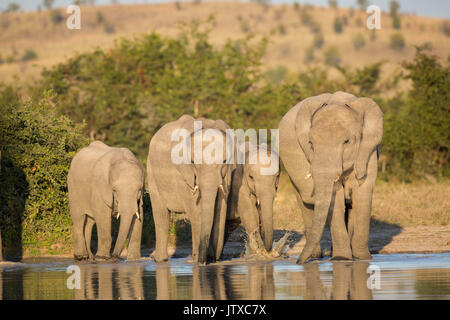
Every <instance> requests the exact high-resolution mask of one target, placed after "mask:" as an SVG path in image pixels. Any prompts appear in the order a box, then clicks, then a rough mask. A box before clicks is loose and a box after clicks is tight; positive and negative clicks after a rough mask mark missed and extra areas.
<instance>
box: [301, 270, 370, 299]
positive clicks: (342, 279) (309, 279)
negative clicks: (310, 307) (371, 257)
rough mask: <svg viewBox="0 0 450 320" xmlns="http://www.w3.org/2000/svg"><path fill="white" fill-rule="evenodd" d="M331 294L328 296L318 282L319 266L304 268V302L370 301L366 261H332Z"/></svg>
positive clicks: (320, 282)
mask: <svg viewBox="0 0 450 320" xmlns="http://www.w3.org/2000/svg"><path fill="white" fill-rule="evenodd" d="M332 265H333V275H332V285H331V292H330V294H329V296H328V294H327V290H325V288H324V285H323V283H322V281H321V280H320V272H319V264H317V263H309V264H306V265H305V266H304V273H305V276H304V278H305V289H306V290H305V294H304V298H303V299H304V300H372V299H373V295H372V291H371V290H370V289H369V288H368V287H367V282H368V280H369V277H370V275H369V274H368V273H367V269H368V268H369V266H370V264H369V262H368V261H358V262H348V261H333V262H332Z"/></svg>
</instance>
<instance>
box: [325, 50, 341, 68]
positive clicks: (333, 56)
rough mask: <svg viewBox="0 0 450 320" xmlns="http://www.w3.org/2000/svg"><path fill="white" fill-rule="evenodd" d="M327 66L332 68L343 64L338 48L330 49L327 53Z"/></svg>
mask: <svg viewBox="0 0 450 320" xmlns="http://www.w3.org/2000/svg"><path fill="white" fill-rule="evenodd" d="M324 55H325V64H326V65H327V66H330V67H334V66H337V65H339V64H340V63H341V55H340V53H339V49H338V48H336V47H329V48H328V49H327V50H326V51H325V53H324Z"/></svg>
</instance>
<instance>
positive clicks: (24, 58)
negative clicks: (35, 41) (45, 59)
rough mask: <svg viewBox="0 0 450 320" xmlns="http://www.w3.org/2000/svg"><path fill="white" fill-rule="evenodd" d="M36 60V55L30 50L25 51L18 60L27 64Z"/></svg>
mask: <svg viewBox="0 0 450 320" xmlns="http://www.w3.org/2000/svg"><path fill="white" fill-rule="evenodd" d="M36 59H37V53H36V52H35V51H34V50H31V49H27V50H26V51H25V52H24V54H23V56H22V58H20V60H21V61H22V62H27V61H31V60H36Z"/></svg>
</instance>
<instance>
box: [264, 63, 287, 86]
mask: <svg viewBox="0 0 450 320" xmlns="http://www.w3.org/2000/svg"><path fill="white" fill-rule="evenodd" d="M287 72H288V69H287V68H286V67H285V66H278V67H276V68H273V69H270V70H269V71H267V76H268V78H269V81H270V82H271V83H273V84H275V85H279V84H281V83H282V82H283V80H284V78H285V77H286V74H287Z"/></svg>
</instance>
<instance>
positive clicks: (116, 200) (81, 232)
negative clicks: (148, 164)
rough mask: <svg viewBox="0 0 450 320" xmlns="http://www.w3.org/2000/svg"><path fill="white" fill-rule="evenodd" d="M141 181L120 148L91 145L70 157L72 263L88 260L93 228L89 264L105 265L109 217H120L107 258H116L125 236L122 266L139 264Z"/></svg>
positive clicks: (136, 163) (132, 162)
mask: <svg viewBox="0 0 450 320" xmlns="http://www.w3.org/2000/svg"><path fill="white" fill-rule="evenodd" d="M144 177H145V175H144V168H143V166H142V165H141V164H140V162H139V161H138V160H137V159H136V157H135V156H134V154H133V153H132V152H131V151H130V150H128V149H126V148H113V147H109V146H107V145H106V144H104V143H103V142H101V141H94V142H92V143H91V144H90V145H89V146H87V147H85V148H83V149H81V150H80V151H79V152H78V153H77V154H76V155H75V156H74V158H73V159H72V163H71V165H70V169H69V175H68V178H67V184H68V189H69V206H70V215H71V217H72V221H73V236H74V249H75V250H74V257H75V259H76V260H84V259H94V257H93V255H92V252H91V235H92V227H93V225H94V224H96V225H97V234H98V250H97V253H96V256H95V259H96V260H107V259H110V257H111V255H110V249H111V242H112V239H111V218H112V217H115V218H117V219H119V217H120V227H119V233H118V236H117V240H116V243H115V246H114V251H113V258H114V259H117V258H118V257H119V256H120V254H121V252H122V249H123V247H124V244H125V241H126V240H127V238H128V236H129V234H130V239H129V244H128V250H127V260H137V259H139V258H140V247H141V235H142V224H143V221H144V214H143V193H144Z"/></svg>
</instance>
